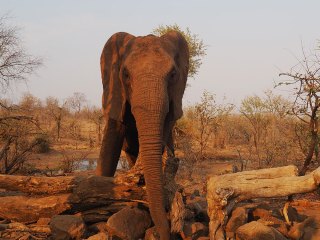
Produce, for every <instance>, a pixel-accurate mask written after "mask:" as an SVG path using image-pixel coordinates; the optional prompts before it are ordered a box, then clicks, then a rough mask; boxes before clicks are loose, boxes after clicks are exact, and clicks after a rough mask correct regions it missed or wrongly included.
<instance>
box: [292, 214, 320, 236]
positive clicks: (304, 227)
mask: <svg viewBox="0 0 320 240" xmlns="http://www.w3.org/2000/svg"><path fill="white" fill-rule="evenodd" d="M319 234H320V233H319V224H317V223H316V221H315V219H314V218H312V217H308V218H307V219H306V220H304V221H303V222H301V223H296V222H294V223H293V226H292V227H291V229H290V231H289V233H288V235H289V237H290V238H291V239H294V240H296V239H308V240H309V239H312V237H313V235H314V236H319ZM307 237H308V238H307ZM313 239H319V238H313Z"/></svg>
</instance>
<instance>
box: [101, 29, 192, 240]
mask: <svg viewBox="0 0 320 240" xmlns="http://www.w3.org/2000/svg"><path fill="white" fill-rule="evenodd" d="M100 67H101V77H102V85H103V94H102V109H103V114H104V117H105V119H106V125H105V128H104V133H103V140H102V145H101V149H100V156H99V159H98V165H97V174H98V175H101V176H113V175H114V173H115V171H116V168H117V164H118V160H119V157H120V153H121V149H122V150H124V151H125V153H126V157H127V159H128V161H129V162H130V163H131V164H132V165H133V164H134V163H135V161H136V160H137V157H138V154H139V158H141V162H142V169H143V172H144V177H145V182H146V193H147V197H148V201H149V208H150V213H151V217H152V220H153V222H154V224H155V226H156V230H157V232H158V233H159V235H160V239H162V240H164V239H166V240H167V239H170V224H169V221H168V217H167V212H166V207H167V206H166V200H167V199H166V196H165V193H164V189H163V172H162V171H163V170H162V154H163V151H164V147H165V146H168V147H169V149H170V150H171V152H172V153H173V152H174V149H173V144H172V129H173V127H174V124H175V122H176V121H177V120H178V119H179V118H181V116H182V114H183V111H182V97H183V94H184V91H185V88H186V82H187V78H188V69H189V49H188V43H187V41H186V40H185V38H184V37H183V35H182V34H181V33H179V32H177V31H170V32H168V33H166V34H164V35H162V36H161V37H158V36H154V35H147V36H138V37H135V36H133V35H131V34H129V33H125V32H118V33H115V34H113V35H112V36H111V37H110V38H109V39H108V41H107V43H106V44H105V46H104V48H103V51H102V54H101V58H100Z"/></svg>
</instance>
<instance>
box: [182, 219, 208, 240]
mask: <svg viewBox="0 0 320 240" xmlns="http://www.w3.org/2000/svg"><path fill="white" fill-rule="evenodd" d="M183 233H184V235H185V236H186V237H191V239H198V238H199V237H204V236H208V234H209V228H208V227H207V226H206V225H204V224H203V223H200V222H193V223H191V222H186V223H185V225H184V227H183Z"/></svg>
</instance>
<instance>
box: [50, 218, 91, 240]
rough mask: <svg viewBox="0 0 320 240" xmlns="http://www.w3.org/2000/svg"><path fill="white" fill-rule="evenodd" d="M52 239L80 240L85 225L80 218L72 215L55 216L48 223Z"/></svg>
mask: <svg viewBox="0 0 320 240" xmlns="http://www.w3.org/2000/svg"><path fill="white" fill-rule="evenodd" d="M50 229H51V233H52V239H54V240H69V239H81V237H82V236H83V234H84V232H85V225H84V222H83V220H82V218H81V217H78V216H74V215H56V216H54V217H52V219H51V221H50Z"/></svg>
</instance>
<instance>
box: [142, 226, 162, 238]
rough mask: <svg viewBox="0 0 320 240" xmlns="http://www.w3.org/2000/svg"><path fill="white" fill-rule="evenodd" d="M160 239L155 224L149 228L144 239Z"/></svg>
mask: <svg viewBox="0 0 320 240" xmlns="http://www.w3.org/2000/svg"><path fill="white" fill-rule="evenodd" d="M159 239H160V237H159V234H158V233H157V231H156V227H155V226H153V227H151V228H148V229H147V231H146V234H145V236H144V240H159Z"/></svg>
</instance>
